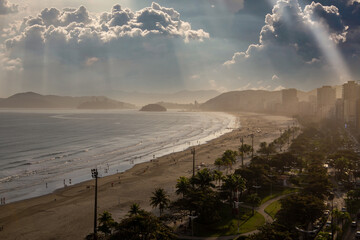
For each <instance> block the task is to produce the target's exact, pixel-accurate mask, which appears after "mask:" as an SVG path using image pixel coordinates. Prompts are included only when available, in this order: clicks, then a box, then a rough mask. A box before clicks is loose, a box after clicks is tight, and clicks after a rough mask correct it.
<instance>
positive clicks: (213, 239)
mask: <svg viewBox="0 0 360 240" xmlns="http://www.w3.org/2000/svg"><path fill="white" fill-rule="evenodd" d="M291 194H294V193H289V194H286V195H281V196H278V197H276V198H273V199H270V200H269V201H267V202H265V203H263V204H262V205H261V206H259V207H258V208H256V211H257V212H258V213H260V214H261V215H262V216H263V217H264V218H265V221H266V222H267V223H272V222H273V221H274V220H273V219H272V218H271V217H270V215H269V214H267V213H266V212H265V208H267V206H269V205H270V204H271V203H273V202H275V201H278V200H280V199H282V198H285V197H287V196H289V195H291ZM240 206H241V207H244V208H250V209H252V207H251V206H248V205H245V204H241V205H240ZM258 231H259V230H254V231H251V232H247V233H242V234H239V235H232V236H220V237H192V236H179V238H180V239H191V240H231V239H236V238H237V237H239V236H249V235H251V234H254V233H257V232H258Z"/></svg>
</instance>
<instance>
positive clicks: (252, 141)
mask: <svg viewBox="0 0 360 240" xmlns="http://www.w3.org/2000/svg"><path fill="white" fill-rule="evenodd" d="M250 137H251V159H253V158H254V134H253V133H252V134H250Z"/></svg>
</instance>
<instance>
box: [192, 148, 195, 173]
mask: <svg viewBox="0 0 360 240" xmlns="http://www.w3.org/2000/svg"><path fill="white" fill-rule="evenodd" d="M191 154H192V155H193V177H194V176H195V148H192V149H191Z"/></svg>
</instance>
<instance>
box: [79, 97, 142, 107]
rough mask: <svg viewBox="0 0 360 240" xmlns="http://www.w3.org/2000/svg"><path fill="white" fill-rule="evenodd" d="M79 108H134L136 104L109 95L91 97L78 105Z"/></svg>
mask: <svg viewBox="0 0 360 240" xmlns="http://www.w3.org/2000/svg"><path fill="white" fill-rule="evenodd" d="M77 108H78V109H132V108H136V106H135V105H132V104H130V103H124V102H119V101H115V100H112V99H110V98H107V97H91V100H89V101H86V102H83V103H81V104H79V105H78V106H77Z"/></svg>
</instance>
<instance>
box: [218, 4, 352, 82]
mask: <svg viewBox="0 0 360 240" xmlns="http://www.w3.org/2000/svg"><path fill="white" fill-rule="evenodd" d="M348 30H349V27H348V26H347V25H346V24H345V22H344V21H343V20H342V18H341V14H340V12H339V9H338V8H337V7H336V6H323V5H322V4H321V3H315V2H312V3H311V4H308V5H306V6H305V7H304V8H302V7H301V6H300V4H299V2H298V0H278V1H277V2H276V4H275V5H274V7H273V10H272V13H270V14H267V15H266V17H265V25H264V26H263V27H262V29H261V31H260V36H259V42H258V43H253V44H250V45H249V47H248V48H247V50H246V51H243V52H236V53H234V55H233V56H232V58H231V59H230V60H228V61H226V62H224V64H223V65H224V66H226V69H228V72H229V73H230V74H231V73H233V74H238V73H239V72H241V73H242V74H244V75H245V76H246V77H247V79H251V78H253V79H254V80H256V81H258V80H262V79H266V78H267V76H268V75H270V74H271V72H277V73H279V74H281V75H283V76H285V77H284V79H288V80H287V81H289V82H290V83H292V84H298V85H303V86H304V82H307V83H306V84H308V85H310V84H311V83H312V81H314V80H317V79H318V78H322V77H325V76H330V75H331V74H333V72H334V71H335V70H333V69H331V68H332V67H333V65H334V64H333V63H334V60H333V59H331V58H338V57H339V55H336V54H335V53H334V54H332V53H333V52H336V49H337V48H338V47H339V46H340V44H343V43H344V42H346V41H347V34H348ZM334 49H335V50H334ZM332 50H334V51H333V52H331V51H332ZM329 52H330V53H329ZM331 54H332V55H331ZM330 55H331V57H330ZM339 61H340V60H339ZM315 63H316V64H315ZM319 63H322V65H321V66H319ZM325 68H326V69H327V72H326V71H324V70H325ZM302 83H303V84H302Z"/></svg>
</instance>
